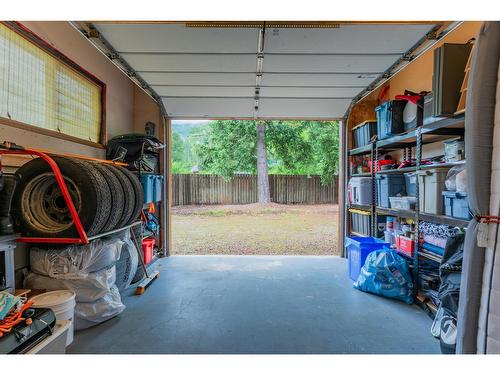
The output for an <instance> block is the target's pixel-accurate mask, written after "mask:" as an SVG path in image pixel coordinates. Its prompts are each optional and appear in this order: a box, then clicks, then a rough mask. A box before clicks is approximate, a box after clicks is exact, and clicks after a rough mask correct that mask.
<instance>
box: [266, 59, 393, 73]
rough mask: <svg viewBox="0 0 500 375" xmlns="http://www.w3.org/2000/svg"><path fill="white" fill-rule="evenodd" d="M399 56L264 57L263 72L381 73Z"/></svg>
mask: <svg viewBox="0 0 500 375" xmlns="http://www.w3.org/2000/svg"><path fill="white" fill-rule="evenodd" d="M399 56H401V55H373V56H361V55H360V56H352V55H337V56H333V55H323V56H320V55H309V56H307V55H266V56H265V57H264V72H284V73H286V72H306V73H307V72H333V73H335V72H338V73H367V72H371V73H373V72H375V73H381V72H383V71H385V70H386V69H387V68H389V66H391V65H392V64H393V63H394V60H396V59H398V58H399Z"/></svg>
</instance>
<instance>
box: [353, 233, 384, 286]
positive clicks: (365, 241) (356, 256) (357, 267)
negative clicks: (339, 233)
mask: <svg viewBox="0 0 500 375" xmlns="http://www.w3.org/2000/svg"><path fill="white" fill-rule="evenodd" d="M390 246H391V245H390V244H389V243H388V242H384V241H381V240H379V239H376V238H373V237H357V236H349V237H347V238H346V240H345V247H346V249H347V258H348V267H349V277H350V278H351V280H354V281H355V280H357V278H358V276H359V272H360V271H361V267H363V265H364V264H365V261H366V257H367V256H368V254H370V253H371V252H372V251H375V250H378V249H382V248H384V247H386V248H390Z"/></svg>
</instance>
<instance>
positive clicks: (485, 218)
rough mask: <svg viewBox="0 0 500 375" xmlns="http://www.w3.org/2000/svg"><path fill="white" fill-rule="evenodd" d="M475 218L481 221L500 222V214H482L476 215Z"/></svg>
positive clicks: (487, 222)
mask: <svg viewBox="0 0 500 375" xmlns="http://www.w3.org/2000/svg"><path fill="white" fill-rule="evenodd" d="M475 218H476V220H477V221H478V222H480V223H486V224H500V216H488V215H485V216H481V215H476V216H475Z"/></svg>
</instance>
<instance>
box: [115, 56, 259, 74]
mask: <svg viewBox="0 0 500 375" xmlns="http://www.w3.org/2000/svg"><path fill="white" fill-rule="evenodd" d="M122 57H123V58H124V59H125V60H126V61H127V62H128V63H129V64H130V66H132V68H134V69H135V70H137V71H139V72H144V71H172V72H197V71H198V72H254V71H255V64H256V55H255V54H240V55H238V54H222V55H215V54H214V55H208V54H203V55H198V54H182V55H180V54H163V55H162V54H131V53H122Z"/></svg>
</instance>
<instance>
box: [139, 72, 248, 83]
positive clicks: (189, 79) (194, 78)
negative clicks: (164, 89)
mask: <svg viewBox="0 0 500 375" xmlns="http://www.w3.org/2000/svg"><path fill="white" fill-rule="evenodd" d="M141 77H142V78H143V79H144V80H146V82H148V83H149V84H150V85H151V86H155V85H209V86H228V85H229V86H248V85H255V73H224V74H222V73H148V72H143V73H141Z"/></svg>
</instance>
